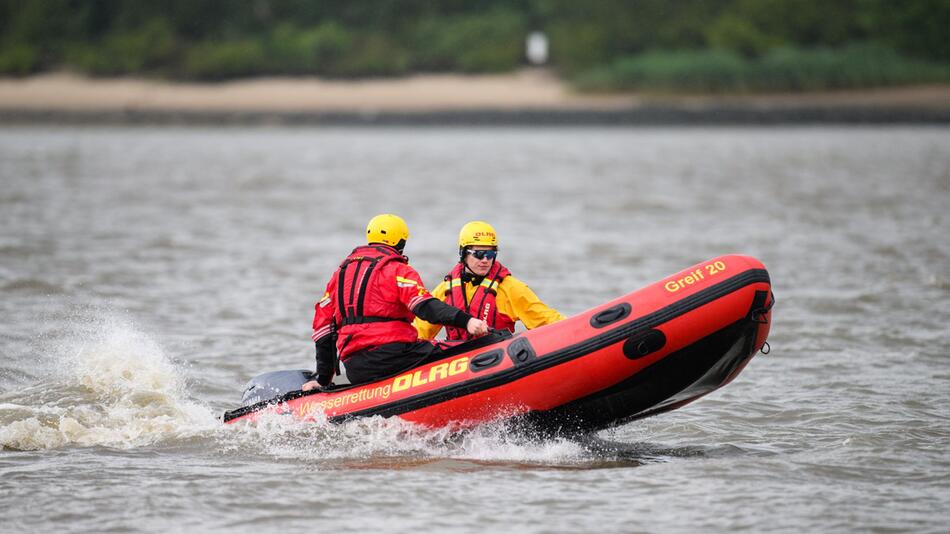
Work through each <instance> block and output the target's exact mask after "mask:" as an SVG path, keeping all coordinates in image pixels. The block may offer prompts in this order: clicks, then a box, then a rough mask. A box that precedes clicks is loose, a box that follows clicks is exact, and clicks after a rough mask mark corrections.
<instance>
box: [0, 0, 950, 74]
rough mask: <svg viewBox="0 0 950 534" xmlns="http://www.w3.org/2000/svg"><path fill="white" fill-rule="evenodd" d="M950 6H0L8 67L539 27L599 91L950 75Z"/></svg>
mask: <svg viewBox="0 0 950 534" xmlns="http://www.w3.org/2000/svg"><path fill="white" fill-rule="evenodd" d="M947 28H950V0H902V1H891V0H589V1H586V2H584V1H577V0H479V1H477V2H472V1H463V0H152V1H149V2H142V1H140V0H0V75H7V76H10V75H13V76H17V75H29V74H32V73H37V72H42V71H47V70H52V69H60V68H70V69H74V70H78V71H80V72H83V73H87V74H90V75H94V76H120V75H143V76H153V77H161V78H170V79H184V80H225V79H232V78H238V77H246V76H259V75H316V76H324V77H341V78H352V77H372V76H399V75H404V74H408V73H414V72H468V73H479V72H507V71H511V70H513V69H517V68H519V67H521V66H523V65H524V64H525V59H524V42H525V37H526V36H527V34H528V33H529V32H532V31H542V32H544V33H545V35H547V36H548V38H549V42H550V66H552V67H553V68H555V69H557V71H558V72H560V73H561V74H562V75H564V76H566V77H567V78H569V79H571V80H573V81H574V82H575V83H576V84H577V85H578V86H579V87H581V88H586V89H591V90H615V89H628V88H646V89H657V90H701V91H710V90H712V91H716V90H726V91H728V90H787V89H799V90H808V89H821V88H828V87H853V86H869V85H886V84H895V83H916V82H928V81H945V80H948V79H950V73H948V65H950V38H948V36H947V35H948V31H947Z"/></svg>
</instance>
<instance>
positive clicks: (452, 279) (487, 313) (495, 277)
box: [445, 261, 515, 341]
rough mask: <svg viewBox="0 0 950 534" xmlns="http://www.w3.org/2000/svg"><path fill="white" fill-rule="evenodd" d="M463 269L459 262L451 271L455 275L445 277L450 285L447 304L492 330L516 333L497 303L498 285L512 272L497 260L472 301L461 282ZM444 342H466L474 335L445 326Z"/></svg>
mask: <svg viewBox="0 0 950 534" xmlns="http://www.w3.org/2000/svg"><path fill="white" fill-rule="evenodd" d="M464 269H465V266H464V265H463V264H462V263H458V264H456V266H455V268H454V269H452V272H450V273H449V274H447V275H446V276H445V282H446V283H447V284H448V287H446V290H445V303H446V304H448V305H450V306H455V307H456V308H458V309H460V310H463V311H466V312H468V314H469V315H471V316H472V317H475V318H477V319H481V320H483V321H485V322H486V323H488V326H489V327H491V328H495V329H498V330H509V331H511V332H514V331H515V321H514V319H512V318H511V317H508V316H507V315H505V314H504V313H501V312H500V311H498V304H497V302H496V301H495V299H496V297H497V294H498V286H499V284H501V282H502V280H504V279H505V277H507V276H509V275H511V272H510V271H509V270H508V269H507V268H506V267H505V266H504V265H502V264H501V263H499V262H498V261H495V262H494V263H493V264H492V266H491V269H489V270H488V274H486V275H485V277H484V278H482V282H481V283H480V284H478V287H476V288H475V292H474V293H473V294H472V301H471V302H469V301H468V299H467V298H466V295H465V283H464V282H463V281H462V273H463V272H464ZM445 339H446V340H447V341H457V340H461V341H465V340H468V339H472V336H471V334H469V333H468V331H467V330H465V329H464V328H458V327H454V326H448V325H446V327H445Z"/></svg>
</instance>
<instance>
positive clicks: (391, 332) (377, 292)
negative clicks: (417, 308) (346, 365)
mask: <svg viewBox="0 0 950 534" xmlns="http://www.w3.org/2000/svg"><path fill="white" fill-rule="evenodd" d="M391 262H401V263H407V260H406V257H405V256H403V255H402V254H399V252H397V251H396V249H394V248H392V247H389V246H386V245H365V246H361V247H356V248H355V249H353V252H351V253H350V255H349V256H347V258H346V259H345V260H343V263H341V264H340V267H339V268H338V269H337V272H336V274H335V275H334V276H335V277H336V280H337V284H336V288H335V289H336V291H335V295H333V298H334V299H335V304H336V306H335V308H336V309H335V310H334V313H333V321H334V323H335V325H336V330H337V352H338V353H339V354H340V360H342V361H345V360H346V358H347V356H348V355H350V354H352V353H354V352H357V351H360V350H363V349H366V348H372V347H376V346H379V345H384V344H386V343H411V342H413V341H416V340H417V339H418V334H417V332H416V329H415V328H413V327H412V319H413V317H414V316H413V315H412V312H410V311H409V309H408V308H407V307H406V305H405V304H403V303H402V302H401V301H400V300H399V298H398V294H397V293H396V289H395V283H392V284H387V283H385V282H386V281H385V280H382V282H383V283H380V282H381V280H380V278H379V277H380V275H381V273H382V272H383V270H384V269H383V268H384V266H385V265H386V264H388V263H391ZM389 286H392V287H393V289H392V290H390V289H389ZM390 293H391V294H390Z"/></svg>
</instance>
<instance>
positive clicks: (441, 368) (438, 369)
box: [429, 363, 449, 382]
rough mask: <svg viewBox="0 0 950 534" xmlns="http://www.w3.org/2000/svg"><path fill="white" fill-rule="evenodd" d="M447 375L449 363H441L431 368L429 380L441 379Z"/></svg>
mask: <svg viewBox="0 0 950 534" xmlns="http://www.w3.org/2000/svg"><path fill="white" fill-rule="evenodd" d="M447 376H449V364H447V363H440V364H439V365H436V366H435V367H433V368H432V369H430V370H429V382H432V381H433V380H441V379H443V378H445V377H447Z"/></svg>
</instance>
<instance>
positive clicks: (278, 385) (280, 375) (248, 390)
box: [241, 369, 313, 406]
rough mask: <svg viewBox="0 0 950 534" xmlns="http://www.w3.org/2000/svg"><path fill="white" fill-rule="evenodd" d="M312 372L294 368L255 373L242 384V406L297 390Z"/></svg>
mask: <svg viewBox="0 0 950 534" xmlns="http://www.w3.org/2000/svg"><path fill="white" fill-rule="evenodd" d="M312 374H313V373H312V372H310V371H308V370H306V369H294V370H288V371H272V372H270V373H264V374H262V375H257V376H255V377H254V378H252V379H251V380H250V381H249V382H248V383H247V384H246V385H245V386H244V395H243V397H242V398H241V403H242V405H243V406H250V405H252V404H257V403H258V402H261V401H266V400H271V399H274V398H277V397H281V396H283V395H284V394H285V393H289V392H291V391H299V390H300V386H302V385H303V384H304V383H305V382H309V381H310V380H311V376H312Z"/></svg>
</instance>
